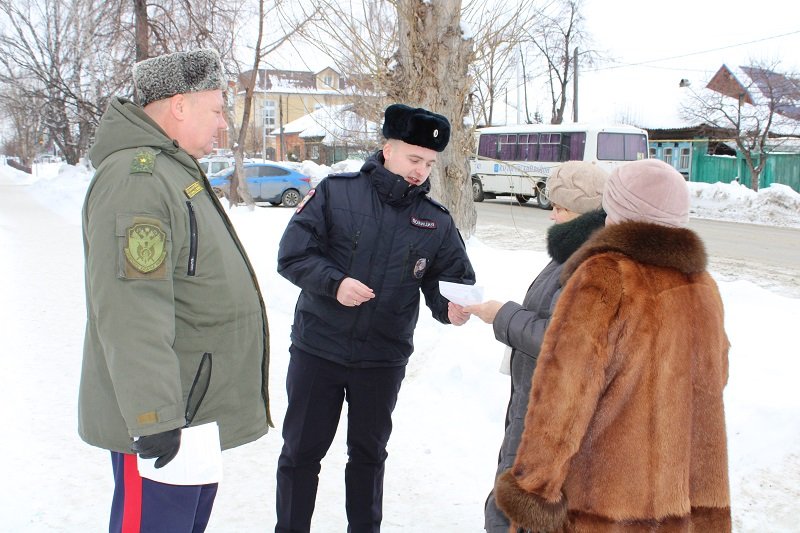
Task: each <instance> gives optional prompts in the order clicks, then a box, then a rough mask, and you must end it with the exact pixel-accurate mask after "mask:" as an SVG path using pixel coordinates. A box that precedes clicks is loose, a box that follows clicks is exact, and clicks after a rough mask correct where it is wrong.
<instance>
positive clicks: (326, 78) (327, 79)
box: [322, 74, 333, 87]
mask: <svg viewBox="0 0 800 533" xmlns="http://www.w3.org/2000/svg"><path fill="white" fill-rule="evenodd" d="M322 83H324V84H325V85H327V86H328V87H333V76H332V75H330V74H325V75H324V76H323V77H322Z"/></svg>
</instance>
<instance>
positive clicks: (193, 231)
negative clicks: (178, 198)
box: [186, 201, 197, 276]
mask: <svg viewBox="0 0 800 533" xmlns="http://www.w3.org/2000/svg"><path fill="white" fill-rule="evenodd" d="M186 207H188V208H189V265H188V267H187V270H186V274H187V275H188V276H194V275H195V272H196V271H197V218H196V217H195V215H194V206H193V205H192V202H189V201H187V202H186Z"/></svg>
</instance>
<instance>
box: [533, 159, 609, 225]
mask: <svg viewBox="0 0 800 533" xmlns="http://www.w3.org/2000/svg"><path fill="white" fill-rule="evenodd" d="M607 178H608V174H606V172H605V171H604V170H603V169H602V168H600V167H598V166H597V165H594V164H592V163H587V162H585V161H567V162H566V163H561V164H560V165H559V166H557V167H556V168H555V169H554V170H553V173H552V174H550V177H549V178H548V179H547V196H548V197H549V198H550V201H551V202H553V203H555V204H558V205H559V206H561V207H566V208H567V209H569V210H570V211H572V212H573V213H578V214H581V215H582V214H583V213H588V212H589V211H594V210H595V209H600V204H601V201H602V198H603V188H604V186H605V183H606V179H607Z"/></svg>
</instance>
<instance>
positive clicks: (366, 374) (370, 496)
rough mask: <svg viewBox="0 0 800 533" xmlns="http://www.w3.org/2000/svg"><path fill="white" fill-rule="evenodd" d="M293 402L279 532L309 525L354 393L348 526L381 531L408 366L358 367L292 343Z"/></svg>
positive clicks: (286, 427)
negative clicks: (326, 460) (395, 420)
mask: <svg viewBox="0 0 800 533" xmlns="http://www.w3.org/2000/svg"><path fill="white" fill-rule="evenodd" d="M289 351H290V353H291V360H290V362H289V370H288V372H287V374H286V392H287V395H288V399H289V404H288V407H287V409H286V417H285V418H284V421H283V449H282V450H281V456H280V458H279V459H278V473H277V482H278V484H277V502H276V503H277V519H278V520H277V525H276V526H275V531H276V533H289V532H293V533H294V532H306V531H309V530H310V528H311V515H312V514H313V513H314V502H315V500H316V496H317V484H318V482H319V471H320V461H322V458H323V457H325V454H326V453H327V452H328V449H329V448H330V445H331V443H332V442H333V437H334V435H335V434H336V428H337V426H338V424H339V417H340V416H341V412H342V405H343V403H344V400H347V405H348V409H347V455H348V460H347V466H346V467H345V475H344V478H345V507H346V511H347V521H348V528H347V531H348V532H353V533H362V532H363V533H366V532H378V531H380V524H381V519H382V517H383V473H384V463H385V462H386V457H387V455H388V454H387V453H386V444H387V443H388V442H389V436H390V435H391V433H392V411H393V410H394V407H395V404H396V403H397V395H398V393H399V392H400V384H401V383H402V381H403V377H405V366H401V367H389V368H350V367H346V366H343V365H339V364H337V363H333V362H331V361H328V360H326V359H322V358H319V357H316V356H313V355H310V354H308V353H305V352H303V351H301V350H299V349H297V347H295V346H292V347H291V348H290V350H289Z"/></svg>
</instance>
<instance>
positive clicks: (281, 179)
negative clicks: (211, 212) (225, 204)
mask: <svg viewBox="0 0 800 533" xmlns="http://www.w3.org/2000/svg"><path fill="white" fill-rule="evenodd" d="M232 174H233V167H230V168H226V169H225V170H222V171H220V172H218V173H216V174H214V175H212V176H209V177H208V181H209V182H210V183H211V187H212V188H213V189H214V191H215V192H216V193H217V196H220V197H222V196H225V197H227V196H228V190H229V188H230V182H231V175H232ZM244 174H245V180H246V181H247V190H248V191H250V196H252V197H253V200H254V201H256V202H269V203H271V204H272V205H281V204H283V205H285V206H286V207H296V206H297V204H299V203H300V200H302V199H303V197H304V196H305V195H306V193H307V192H308V191H309V190H311V178H309V177H308V176H304V175H303V174H300V173H299V172H297V171H295V170H292V169H290V168H286V167H283V166H281V165H278V164H275V163H245V164H244Z"/></svg>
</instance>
